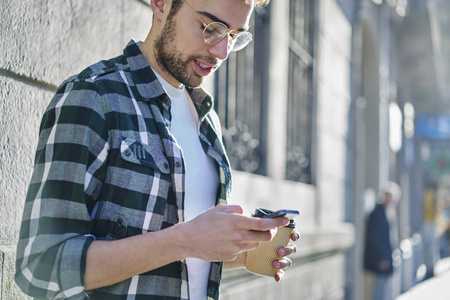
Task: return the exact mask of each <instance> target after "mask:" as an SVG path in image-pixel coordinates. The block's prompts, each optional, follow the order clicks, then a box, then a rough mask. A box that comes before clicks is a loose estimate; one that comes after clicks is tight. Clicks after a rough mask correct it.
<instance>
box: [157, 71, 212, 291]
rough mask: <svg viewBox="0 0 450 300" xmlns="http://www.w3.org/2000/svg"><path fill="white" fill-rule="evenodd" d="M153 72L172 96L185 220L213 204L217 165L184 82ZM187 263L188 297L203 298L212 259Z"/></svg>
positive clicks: (194, 260) (188, 260) (173, 133)
mask: <svg viewBox="0 0 450 300" xmlns="http://www.w3.org/2000/svg"><path fill="white" fill-rule="evenodd" d="M155 74H156V76H157V78H158V80H159V82H160V83H161V85H162V86H163V88H164V90H165V91H166V93H167V94H168V95H169V97H170V99H171V114H172V121H171V125H170V132H171V133H172V135H173V136H174V137H175V140H176V141H177V143H178V145H179V146H180V148H181V150H182V153H183V157H184V161H185V164H186V166H185V167H186V176H185V198H184V220H185V221H189V220H191V219H194V218H195V217H197V216H198V215H199V214H201V213H202V212H204V211H206V210H208V209H210V208H211V207H213V206H214V205H215V204H216V199H217V192H218V189H219V184H220V180H219V172H218V167H217V165H216V163H215V162H214V161H213V160H212V159H211V158H210V157H209V156H207V155H206V154H205V151H204V150H203V148H202V145H201V144H200V139H199V121H198V114H197V111H196V109H195V107H194V104H193V102H192V100H191V98H190V97H189V94H188V93H187V91H186V89H185V88H184V86H183V87H182V88H181V89H178V88H176V87H174V86H172V85H170V84H169V83H168V82H167V81H165V80H164V79H163V78H162V77H161V76H159V74H157V73H156V72H155ZM186 264H187V268H188V278H189V294H190V298H191V299H195V300H196V299H206V297H207V287H208V277H209V270H210V267H211V262H209V261H204V260H202V259H199V258H187V259H186Z"/></svg>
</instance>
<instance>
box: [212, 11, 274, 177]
mask: <svg viewBox="0 0 450 300" xmlns="http://www.w3.org/2000/svg"><path fill="white" fill-rule="evenodd" d="M269 19H270V8H269V6H268V7H266V8H264V9H256V10H255V13H254V14H253V17H252V20H251V21H250V31H251V32H252V35H253V41H252V42H251V43H250V44H249V45H248V46H247V47H246V48H244V49H243V50H241V51H238V52H232V53H231V54H230V56H229V57H228V59H227V60H226V62H224V64H223V65H222V66H221V67H220V68H219V69H218V71H217V73H216V76H215V83H214V85H215V88H214V91H215V92H214V98H215V109H216V111H217V112H218V114H219V117H220V119H221V121H222V126H223V127H224V128H223V138H224V143H225V147H226V149H227V153H228V156H229V158H230V162H231V166H232V167H233V168H234V169H236V170H240V171H245V172H251V173H256V174H261V175H264V174H265V173H266V163H265V156H266V132H267V129H266V126H267V124H266V122H264V120H266V119H267V118H266V116H267V94H268V93H267V85H268V84H267V82H268V68H267V64H266V63H264V62H267V61H268V55H269V50H268V49H269V36H268V34H269ZM254 62H258V63H256V64H255V63H254Z"/></svg>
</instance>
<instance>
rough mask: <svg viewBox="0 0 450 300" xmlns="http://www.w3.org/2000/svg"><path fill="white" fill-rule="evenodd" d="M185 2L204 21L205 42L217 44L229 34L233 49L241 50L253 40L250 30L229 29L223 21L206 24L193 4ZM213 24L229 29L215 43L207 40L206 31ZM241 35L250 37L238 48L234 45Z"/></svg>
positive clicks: (229, 44) (229, 41) (230, 45)
mask: <svg viewBox="0 0 450 300" xmlns="http://www.w3.org/2000/svg"><path fill="white" fill-rule="evenodd" d="M183 2H184V3H186V4H187V6H188V7H189V9H190V10H191V11H192V12H193V13H194V15H195V16H196V17H197V19H198V20H199V21H200V22H201V23H202V25H203V27H204V28H203V41H204V42H205V44H207V45H215V44H218V43H220V42H221V41H222V40H223V39H224V38H225V37H227V36H229V37H230V38H231V39H230V40H228V46H229V47H231V51H239V50H241V49H243V48H245V47H246V46H247V45H248V44H249V43H250V42H251V41H252V40H253V38H252V34H251V33H250V32H248V31H241V32H238V31H236V30H232V29H229V28H228V26H227V25H225V24H224V23H222V22H211V23H209V24H206V23H205V22H204V21H203V20H202V18H200V16H199V15H198V13H197V12H196V11H195V10H194V8H192V6H191V5H190V4H189V3H188V2H187V1H186V0H183ZM212 24H219V25H221V26H223V27H224V28H226V29H227V31H226V34H224V35H223V37H221V38H220V39H218V40H217V41H215V42H213V43H210V42H207V39H206V38H205V31H206V29H207V28H208V26H210V25H212ZM241 35H246V36H247V38H248V42H247V43H246V44H245V45H244V46H242V47H240V48H238V49H234V45H235V42H236V39H237V38H238V37H239V36H241Z"/></svg>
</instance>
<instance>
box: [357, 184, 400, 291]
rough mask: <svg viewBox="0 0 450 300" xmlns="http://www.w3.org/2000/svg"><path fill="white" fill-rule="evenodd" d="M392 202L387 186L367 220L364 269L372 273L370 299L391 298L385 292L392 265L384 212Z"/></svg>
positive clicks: (391, 193)
mask: <svg viewBox="0 0 450 300" xmlns="http://www.w3.org/2000/svg"><path fill="white" fill-rule="evenodd" d="M390 186H391V185H390ZM394 202H395V196H394V191H393V189H392V188H391V187H389V188H387V189H386V190H384V191H383V192H381V193H380V195H379V196H378V202H377V204H376V205H375V208H374V209H373V211H372V212H371V213H370V215H369V218H368V220H367V227H366V241H365V251H364V269H365V270H366V271H368V272H369V273H371V274H372V275H374V284H373V292H372V293H371V294H372V298H369V299H372V300H388V299H391V297H390V296H388V293H387V285H388V281H389V278H390V277H391V275H392V274H393V272H394V267H393V263H392V244H391V237H390V232H391V230H390V224H389V220H388V217H387V213H386V212H387V209H388V207H389V206H390V205H392V203H394Z"/></svg>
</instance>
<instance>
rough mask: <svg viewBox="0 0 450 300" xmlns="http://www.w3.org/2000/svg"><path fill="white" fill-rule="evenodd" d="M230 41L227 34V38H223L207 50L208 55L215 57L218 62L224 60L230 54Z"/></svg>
mask: <svg viewBox="0 0 450 300" xmlns="http://www.w3.org/2000/svg"><path fill="white" fill-rule="evenodd" d="M230 39H231V37H230V35H229V34H227V36H226V37H225V38H223V39H222V40H221V41H220V42H218V43H217V44H214V45H211V46H210V48H209V54H211V55H212V56H214V57H217V58H218V59H220V60H226V59H227V58H228V55H229V54H230V52H231V44H230Z"/></svg>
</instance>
